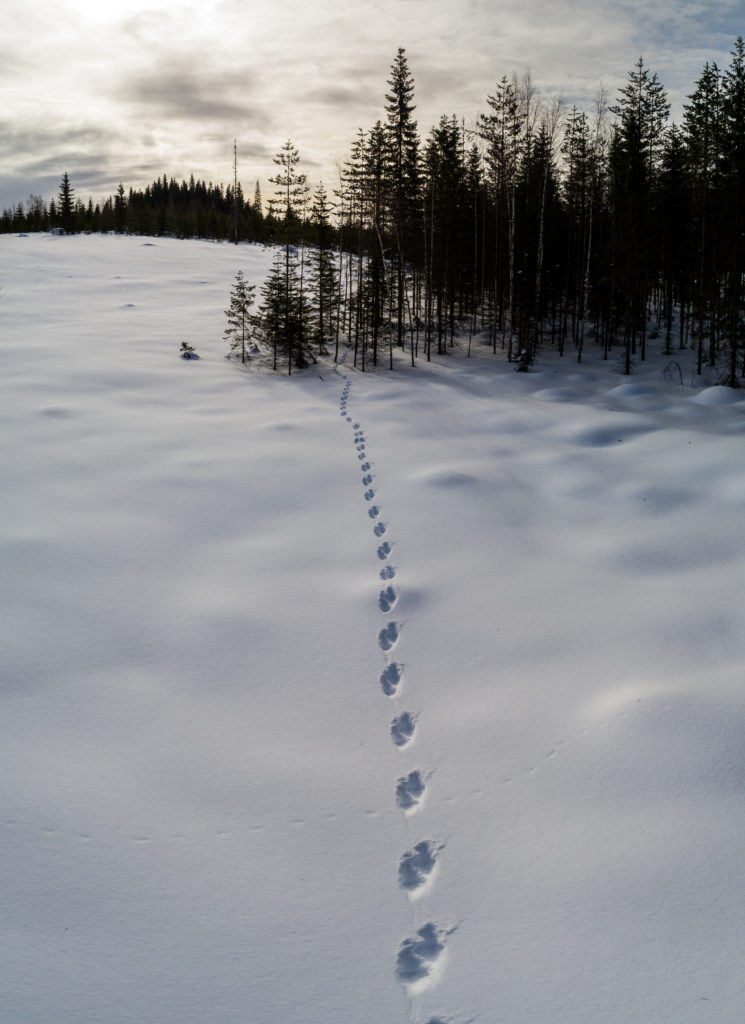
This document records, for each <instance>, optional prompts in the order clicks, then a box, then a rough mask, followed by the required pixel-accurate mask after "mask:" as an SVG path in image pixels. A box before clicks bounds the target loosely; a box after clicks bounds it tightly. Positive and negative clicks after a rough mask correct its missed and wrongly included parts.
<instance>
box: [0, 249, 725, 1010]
mask: <svg viewBox="0 0 745 1024" xmlns="http://www.w3.org/2000/svg"><path fill="white" fill-rule="evenodd" d="M269 260H270V257H269V254H267V253H264V252H262V251H261V250H259V249H255V248H252V247H240V248H238V249H236V248H234V247H232V246H228V245H222V246H220V245H213V244H209V243H203V242H196V241H191V242H178V241H175V240H168V239H158V240H147V239H141V238H114V237H81V236H78V237H74V238H63V237H51V236H31V237H26V238H18V237H9V236H3V237H0V288H2V295H1V296H0V356H1V359H2V362H1V370H2V372H1V375H0V388H1V389H2V400H1V401H0V421H1V422H2V436H3V439H4V444H3V453H2V503H1V505H2V532H1V534H0V545H1V547H0V555H1V562H0V564H1V565H2V579H3V586H2V593H1V597H0V601H1V603H2V623H3V638H4V640H3V650H2V684H1V689H0V697H1V699H2V712H1V713H0V770H1V772H2V776H1V777H2V794H3V800H2V804H3V809H2V815H1V816H0V829H1V830H2V831H1V834H2V843H1V845H0V851H1V854H0V856H1V863H0V869H1V871H2V879H3V886H2V889H3V900H2V906H3V911H2V915H0V976H1V977H2V984H0V1020H1V1021H2V1022H7V1024H31V1022H33V1024H63V1022H67V1021H70V1022H74V1024H132V1022H134V1021H137V1022H138V1024H246V1022H251V1024H397V1022H401V1024H404V1022H407V1021H409V1022H417V1024H420V1022H421V1024H424V1022H429V1024H433V1022H449V1024H466V1022H467V1021H478V1022H480V1024H498V1022H509V1024H689V1022H690V1024H693V1022H699V1021H710V1022H716V1024H739V1022H740V1021H741V1020H742V1012H743V1006H745V970H743V948H745V884H744V882H745V879H744V877H743V875H744V870H743V861H744V856H743V854H744V850H745V629H744V628H743V618H744V616H743V612H744V611H745V602H744V600H743V589H744V588H745V515H744V514H743V512H744V510H745V401H744V400H743V397H742V396H741V395H740V394H739V393H737V392H734V393H733V392H730V391H727V390H725V389H722V388H717V387H712V386H706V384H703V385H702V384H700V383H699V384H696V385H695V386H692V382H691V355H690V353H681V354H677V355H676V356H675V359H676V361H677V363H678V365H679V368H680V372H681V373H682V376H683V381H684V384H683V386H681V384H680V379H679V376H678V370H677V369H675V368H672V369H673V370H674V371H675V376H676V380H675V381H671V380H669V379H661V373H662V370H663V369H664V367H665V365H666V363H668V362H669V360H667V359H665V358H660V357H659V356H654V358H652V359H651V360H650V361H649V362H648V363H646V364H637V366H636V368H635V372H634V375H633V376H632V377H631V378H627V377H622V376H620V375H619V373H618V370H617V366H616V359H615V358H614V359H613V360H611V362H610V363H603V362H602V360H601V358H600V355H599V354H598V353H596V352H595V351H594V349H593V348H592V347H591V346H590V347H588V349H587V352H586V361H585V363H584V364H583V365H581V366H580V365H577V364H576V363H575V362H573V361H571V359H569V358H567V359H565V360H564V361H560V360H559V359H558V358H555V357H553V356H546V357H545V358H544V359H543V360H542V362H541V363H540V365H539V366H538V367H537V368H536V369H535V370H534V371H533V372H531V373H529V374H516V373H514V372H513V370H512V368H511V367H509V366H507V365H506V364H505V362H504V361H503V359H502V358H501V357H498V358H496V359H495V358H494V357H492V356H491V355H490V353H489V352H488V351H487V350H485V349H483V348H481V349H479V351H478V352H477V354H476V355H475V357H474V358H472V359H470V360H468V359H466V358H465V354H464V353H463V352H458V353H455V354H453V355H451V356H448V357H447V358H443V359H440V360H437V361H435V362H433V363H432V364H431V365H429V366H428V365H426V364H425V363H423V362H422V363H421V364H420V365H419V366H418V368H417V369H416V370H414V371H412V370H410V369H407V367H406V359H405V358H404V359H402V360H401V365H400V366H399V368H398V369H397V371H396V372H395V373H389V372H387V371H381V372H379V373H369V374H364V375H363V374H361V373H358V372H356V371H354V370H353V369H352V368H351V367H350V366H349V365H345V366H342V367H341V368H340V369H339V370H334V369H333V366H332V364H331V363H326V364H324V365H319V366H318V367H316V368H314V369H313V370H310V371H308V372H307V373H305V374H303V375H297V376H294V377H292V378H291V379H287V378H286V377H284V376H273V375H271V374H267V373H261V372H257V371H256V369H255V368H251V369H250V370H249V371H247V372H244V371H242V370H241V369H240V367H237V366H235V365H234V364H230V363H227V362H226V361H225V359H224V354H225V351H226V345H225V342H224V341H223V338H222V332H223V329H224V326H225V321H224V315H223V311H224V309H225V308H226V307H227V304H228V298H229V291H230V286H231V283H232V280H233V278H234V276H235V272H236V270H238V269H239V268H242V269H243V270H244V271H245V273H246V275H247V276H248V277H249V278H250V279H252V280H256V281H258V280H260V279H261V277H262V275H263V273H264V271H265V270H266V269H267V268H268V265H269ZM182 340H187V341H189V342H190V343H191V344H192V345H194V346H195V347H196V349H197V351H198V353H199V355H200V359H199V360H193V361H188V362H187V361H184V360H182V359H180V358H179V357H178V348H179V345H180V343H181V341H182ZM655 345H659V342H657V343H652V347H654V346H655ZM668 376H669V375H668ZM711 383H712V381H711V380H710V381H709V382H708V384H709V385H711ZM412 729H413V733H412ZM394 741H395V742H394Z"/></svg>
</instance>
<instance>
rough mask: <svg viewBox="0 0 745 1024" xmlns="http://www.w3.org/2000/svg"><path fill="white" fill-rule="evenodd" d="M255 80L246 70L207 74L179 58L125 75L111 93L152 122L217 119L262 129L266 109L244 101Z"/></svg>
mask: <svg viewBox="0 0 745 1024" xmlns="http://www.w3.org/2000/svg"><path fill="white" fill-rule="evenodd" d="M255 81H256V76H255V74H254V72H253V71H252V70H251V69H249V68H245V67H241V68H228V69H225V70H217V69H212V70H211V69H210V68H209V67H206V66H204V63H202V64H201V65H200V64H199V62H198V61H196V60H195V59H190V58H187V57H181V56H180V57H178V58H176V59H171V60H166V61H164V62H162V64H161V65H160V66H159V67H157V68H145V69H142V70H140V71H136V72H133V73H129V74H127V76H126V77H125V78H124V80H122V81H120V82H119V84H118V85H117V86H115V88H114V89H113V91H112V92H113V97H114V98H115V99H116V100H118V101H123V102H124V103H127V104H134V105H136V106H138V107H139V108H140V111H139V113H140V114H141V115H144V116H146V118H147V120H148V121H150V122H153V123H156V122H158V121H161V120H162V119H165V120H166V121H171V122H173V121H180V122H184V121H188V122H190V123H192V124H195V125H196V124H199V123H200V122H207V123H214V122H215V121H219V122H221V123H225V124H227V123H233V124H235V123H238V124H240V125H241V126H242V127H243V128H259V129H264V128H266V127H267V125H268V124H269V116H268V113H267V111H265V110H264V109H262V108H261V107H258V106H256V105H255V104H252V103H251V102H250V99H249V100H247V99H246V98H245V97H246V96H250V93H251V91H252V90H254V89H255Z"/></svg>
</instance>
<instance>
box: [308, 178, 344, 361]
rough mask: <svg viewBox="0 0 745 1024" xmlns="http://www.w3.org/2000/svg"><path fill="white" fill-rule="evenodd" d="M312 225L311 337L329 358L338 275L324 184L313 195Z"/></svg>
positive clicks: (310, 274)
mask: <svg viewBox="0 0 745 1024" xmlns="http://www.w3.org/2000/svg"><path fill="white" fill-rule="evenodd" d="M311 223H312V228H313V232H314V236H315V237H314V241H315V246H314V248H313V249H312V250H311V251H310V253H309V256H308V263H309V265H310V273H309V278H310V288H309V302H310V305H311V308H312V315H313V325H312V328H311V338H312V340H313V342H314V343H315V346H316V350H317V351H318V353H319V354H320V355H328V349H327V346H326V343H327V341H329V340H330V337H331V324H332V311H333V309H334V306H335V305H336V299H337V273H336V257H335V253H334V248H333V233H334V232H333V227H332V225H331V207H330V205H329V200H328V194H327V192H326V189H325V187H324V185H323V183H321V184H320V185H318V187H317V188H316V190H315V192H314V194H313V207H312V209H311Z"/></svg>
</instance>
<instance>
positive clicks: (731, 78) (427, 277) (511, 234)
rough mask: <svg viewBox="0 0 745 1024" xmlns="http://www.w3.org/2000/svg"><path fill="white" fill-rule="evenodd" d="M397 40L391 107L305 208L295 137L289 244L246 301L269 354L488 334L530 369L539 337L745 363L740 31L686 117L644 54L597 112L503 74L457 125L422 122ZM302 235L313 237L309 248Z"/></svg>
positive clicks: (311, 354)
mask: <svg viewBox="0 0 745 1024" xmlns="http://www.w3.org/2000/svg"><path fill="white" fill-rule="evenodd" d="M413 99H414V81H413V76H412V74H411V72H410V70H409V67H408V63H407V59H406V55H405V52H404V51H403V50H399V52H398V54H397V57H396V59H395V61H394V63H393V65H392V68H391V75H390V78H389V80H388V91H387V92H386V95H385V105H384V118H381V120H379V121H378V122H377V123H376V124H375V125H374V126H373V127H372V128H370V129H369V130H368V131H363V130H360V131H359V132H358V134H357V136H356V137H355V139H354V140H353V143H352V146H351V152H350V155H349V157H348V159H347V160H346V161H345V163H344V165H343V169H342V172H341V174H340V182H339V186H338V189H337V191H336V192H335V202H334V204H333V209H334V221H335V229H334V230H333V231H331V230H329V226H328V213H329V203H328V199H327V195H326V191H325V189H323V188H320V189H318V190H317V191H316V193H315V195H314V201H313V207H312V209H310V210H309V194H308V193H309V190H308V187H307V185H306V184H305V176H304V175H302V174H300V173H299V172H298V170H297V164H298V160H299V157H298V153H297V150H295V149H294V147H293V146H292V144H291V143H287V145H286V146H285V147H284V148H283V150H282V152H281V153H279V154H278V156H277V158H276V161H275V162H276V163H277V164H278V165H279V167H280V170H279V172H278V174H277V175H276V176H275V177H274V178H273V179H271V180H272V182H273V183H274V184H275V186H276V191H275V194H274V197H273V203H274V207H273V209H274V214H275V217H276V219H277V221H278V222H280V223H281V225H282V230H283V231H284V249H283V251H280V252H278V254H277V259H276V263H275V267H274V268H273V270H272V273H271V274H270V277H269V279H268V281H267V282H265V285H264V289H263V295H264V303H263V305H262V306H261V307H260V308H259V311H258V315H257V317H256V318H255V322H256V325H257V327H258V329H259V331H260V333H263V335H264V338H265V340H266V339H267V338H268V339H270V340H271V345H272V350H273V353H274V365H275V366H276V365H277V361H278V353H279V358H280V359H284V358H286V360H287V368H288V370H291V368H292V366H293V365H297V366H301V365H303V364H304V363H306V362H307V361H308V360H309V359H313V358H315V354H316V353H317V352H325V351H328V350H329V349H330V348H331V347H332V346H333V348H334V352H335V353H338V346H339V342H340V339H341V340H342V341H343V342H344V343H346V344H348V345H350V346H353V349H354V361H355V365H357V366H359V367H360V368H362V369H365V368H366V367H367V366H368V365H370V364H372V365H381V364H382V365H388V366H390V367H393V364H394V360H393V356H394V351H395V350H396V349H399V350H404V351H406V353H407V356H410V358H411V362H412V364H413V363H414V362H415V361H416V359H417V358H418V357H421V358H426V359H429V358H431V355H432V353H433V352H437V353H440V354H443V353H446V352H447V351H448V348H449V347H450V346H451V345H453V344H454V339H455V336H456V332H457V333H458V334H459V336H460V337H466V336H467V338H468V346H469V351H470V345H471V340H472V339H473V338H474V336H476V335H478V336H479V339H480V341H482V342H483V340H484V337H485V336H487V337H488V341H489V343H490V344H491V346H492V349H493V351H494V352H496V351H497V349H498V348H499V349H502V350H504V351H505V352H506V354H507V357H508V358H509V359H510V360H515V361H517V363H518V367H519V368H520V369H526V368H527V367H528V366H529V365H530V363H531V362H532V360H533V359H534V358H535V357H536V354H537V353H538V352H539V350H540V349H541V348H542V347H545V346H551V347H553V348H554V349H556V350H557V351H558V352H559V353H560V354H562V355H563V354H564V353H565V352H567V351H570V352H572V353H573V354H574V355H575V356H576V358H577V359H578V360H580V361H581V359H582V356H583V352H584V349H585V345H586V344H587V343H588V342H592V343H593V344H596V345H599V346H601V349H602V353H603V355H604V356H605V357H606V358H607V357H608V355H609V353H610V352H611V350H615V351H616V352H618V353H620V356H621V359H622V365H623V369H624V371H625V372H626V373H629V372H630V371H631V367H632V362H633V360H634V359H635V358H638V359H640V360H643V359H644V358H645V356H646V351H647V344H648V341H649V339H650V335H651V334H653V335H654V337H656V338H659V342H658V344H662V345H663V347H664V351H665V352H666V353H668V354H672V353H673V352H674V350H675V349H676V348H677V349H683V348H690V347H693V348H694V349H695V353H696V363H697V368H698V372H699V373H700V372H701V371H702V369H703V367H704V365H707V366H709V367H716V366H720V367H721V379H722V380H723V382H726V383H728V384H730V385H732V386H736V385H737V384H738V381H739V378H740V376H741V375H742V374H743V373H745V366H744V365H743V359H745V345H743V335H744V333H745V317H744V313H745V294H744V292H745V289H744V288H743V273H744V272H745V44H744V43H743V40H742V39H741V38H739V39H738V40H737V41H736V43H735V44H734V49H733V51H732V54H731V62H730V64H729V66H728V67H727V68H726V69H724V70H720V69H719V68H718V67H717V66H716V65H715V64H709V63H707V64H706V65H705V66H704V68H703V70H702V73H701V76H700V78H699V79H698V80H697V81H696V82H695V86H694V89H693V91H692V93H691V95H690V96H689V97H688V100H689V101H688V103H686V104H685V106H684V111H683V117H682V120H681V123H680V124H672V123H670V121H669V113H670V104H669V103H668V99H667V95H666V93H665V90H664V88H663V86H662V84H661V83H660V81H659V80H658V77H657V75H656V74H655V73H653V72H651V71H650V70H649V69H648V68H647V67H645V65H644V61H643V60H642V59H641V58H640V59H639V61H638V62H637V63H636V65H635V66H634V68H633V69H632V70H631V72H630V73H629V75H628V78H627V81H626V83H625V85H624V86H623V87H622V88H621V89H620V90H619V92H618V96H617V97H616V99H615V102H614V103H612V104H611V103H610V102H609V101H608V100H607V99H606V97H605V96H604V95H603V94H602V92H601V94H600V95H599V96H598V98H597V101H596V106H595V110H594V111H593V112H592V113H591V114H589V115H588V114H587V113H586V112H584V111H580V110H578V109H576V108H572V109H566V108H565V107H564V106H563V105H562V103H561V102H559V101H557V100H555V99H553V98H551V97H546V96H542V95H540V94H539V93H538V91H537V90H536V89H535V87H534V86H533V84H532V82H531V80H530V78H529V76H524V77H522V78H519V77H518V76H516V75H513V76H511V77H506V76H505V77H503V78H502V79H501V80H500V81H499V82H498V83H497V86H496V89H495V91H494V93H493V95H490V96H488V97H487V101H486V103H487V109H486V110H485V111H484V113H482V114H481V115H480V116H479V118H478V120H477V122H476V123H475V124H473V125H470V126H466V125H465V124H464V123H463V122H459V121H458V120H457V119H456V118H455V117H448V116H443V117H442V118H441V119H440V121H439V123H438V124H437V126H435V127H433V128H432V129H431V130H430V132H429V134H428V135H427V137H426V138H424V139H422V138H421V137H420V136H419V133H418V130H417V124H416V121H415V120H414V117H413V113H414V110H415V106H414V102H413ZM309 244H310V248H308V245H309Z"/></svg>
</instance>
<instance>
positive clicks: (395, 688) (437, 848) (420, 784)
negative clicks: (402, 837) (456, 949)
mask: <svg viewBox="0 0 745 1024" xmlns="http://www.w3.org/2000/svg"><path fill="white" fill-rule="evenodd" d="M335 371H336V372H337V373H340V371H339V369H338V367H335ZM340 375H341V377H342V378H343V380H344V381H345V384H344V388H343V391H342V396H341V401H340V407H339V409H340V415H341V416H342V418H343V419H345V420H346V422H347V423H350V424H352V430H353V432H354V433H353V443H354V448H355V452H356V454H357V462H358V464H359V466H360V469H361V471H362V486H363V488H365V490H364V499H365V502H367V503H368V504H367V515H368V518H369V519H370V520H373V521H374V525H373V534H374V536H375V537H376V538H377V540H378V541H379V542H380V543H378V546H377V552H376V553H377V557H378V560H379V562H381V563H384V564H382V565H381V566H380V568H379V570H378V576H379V578H380V580H381V581H382V584H383V585H382V587H381V588H380V589H379V591H378V611H379V612H380V613H381V614H382V615H389V614H390V613H391V612H392V611H393V609H394V608H395V607H396V605H397V604H398V600H399V593H398V588H397V587H394V586H393V585H392V584H391V582H390V581H391V580H393V579H394V578H395V577H396V568H395V567H394V566H393V565H392V564H390V563H389V561H388V560H389V558H390V556H391V554H392V551H393V546H392V544H391V542H390V541H389V540H383V539H382V538H383V537H384V536H385V534H386V533H387V531H388V523H387V522H384V521H383V520H382V519H381V518H380V516H381V512H382V510H381V506H380V505H379V504H378V502H376V501H375V498H376V497H377V495H376V489H375V488H373V487H372V486H371V485H372V483H373V480H374V474H373V472H372V462H371V460H370V457H369V454H368V451H367V437H366V434H365V431H364V430H363V429H362V426H361V424H360V423H359V422H356V421H355V422H353V419H352V416H350V415H349V407H348V403H349V396H350V392H351V387H352V382H351V380H349V378H348V377H347V376H346V375H345V374H340ZM400 635H401V624H400V623H399V622H396V621H395V620H392V619H391V620H389V621H388V622H386V623H385V625H384V626H383V627H382V629H380V630H379V632H378V647H379V649H380V651H381V652H382V654H383V655H385V661H386V664H385V666H384V668H383V669H382V671H381V673H380V677H379V685H380V689H381V691H382V693H383V695H384V696H386V697H389V698H390V699H392V700H395V701H398V699H399V698H400V695H401V687H402V683H403V676H404V666H403V664H402V663H401V662H399V661H392V660H390V655H391V652H392V651H393V649H394V648H395V647H396V645H397V644H398V641H399V639H400ZM417 717H418V716H417V714H414V713H412V712H411V711H399V712H398V713H397V714H396V715H395V716H394V718H393V719H392V720H391V722H390V727H389V734H390V740H391V742H392V743H393V745H394V746H395V747H396V748H397V749H398V750H400V751H402V752H404V751H406V750H407V749H408V748H409V746H410V745H411V744H412V743H413V741H414V737H415V733H416V731H417ZM430 774H431V773H429V772H425V771H423V770H422V769H421V768H415V769H413V770H411V771H409V772H408V774H402V775H401V776H400V777H399V778H398V780H397V781H396V783H395V801H396V806H397V807H398V808H399V810H400V811H402V812H403V814H404V816H405V817H407V818H408V817H411V816H412V815H414V814H416V813H418V812H419V811H420V810H421V809H422V807H423V804H424V798H425V794H426V791H427V787H428V785H429V778H430ZM443 848H444V845H443V844H442V843H438V842H435V841H434V840H432V839H422V840H421V841H420V842H418V843H416V845H414V846H413V847H412V848H411V849H407V850H406V852H405V853H403V854H402V855H401V857H400V858H399V862H398V888H399V890H400V891H401V892H403V893H404V894H405V895H406V896H407V897H408V899H409V900H411V901H416V900H418V899H420V898H422V897H423V896H424V895H425V894H426V893H428V892H429V890H430V889H431V888H432V886H433V884H434V882H435V879H436V876H437V872H438V866H439V857H440V853H441V852H442V850H443ZM454 930H455V929H453V928H450V929H447V928H445V927H443V926H442V925H440V924H437V923H436V922H434V921H428V922H427V923H426V924H424V925H422V926H421V927H420V928H419V929H418V930H417V931H416V933H415V934H414V935H412V936H410V937H409V938H406V939H404V940H403V942H402V943H401V944H400V946H399V949H398V953H397V956H396V977H397V979H398V981H400V982H401V984H402V985H404V987H405V989H406V994H407V996H408V997H409V998H414V997H415V996H418V995H419V994H420V993H422V992H424V991H426V990H427V989H428V988H429V987H430V986H431V985H433V984H434V983H435V982H436V981H437V979H438V978H439V975H440V974H441V972H442V970H443V967H444V964H445V958H446V952H447V951H446V945H447V939H448V936H449V935H450V934H451V933H452V932H453V931H454ZM427 1024H444V1021H442V1019H441V1018H439V1017H436V1016H435V1017H428V1021H427Z"/></svg>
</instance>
